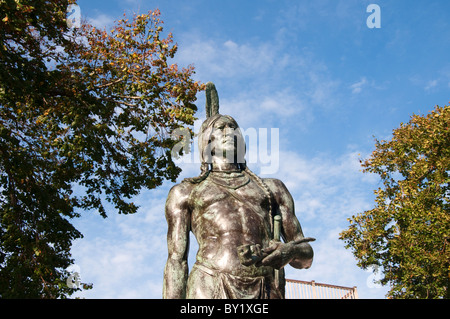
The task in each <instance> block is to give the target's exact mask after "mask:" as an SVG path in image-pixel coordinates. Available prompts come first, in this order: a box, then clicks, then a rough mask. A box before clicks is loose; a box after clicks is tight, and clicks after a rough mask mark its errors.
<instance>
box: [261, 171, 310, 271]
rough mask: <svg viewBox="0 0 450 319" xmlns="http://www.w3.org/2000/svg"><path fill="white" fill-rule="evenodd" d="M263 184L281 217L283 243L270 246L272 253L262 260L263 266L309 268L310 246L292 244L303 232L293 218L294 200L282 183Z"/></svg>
mask: <svg viewBox="0 0 450 319" xmlns="http://www.w3.org/2000/svg"><path fill="white" fill-rule="evenodd" d="M264 182H265V183H266V184H267V186H269V188H270V190H271V192H272V194H273V199H274V200H275V203H274V204H275V205H274V207H276V208H277V209H278V212H279V214H280V215H281V221H282V224H281V225H282V227H281V236H282V238H283V240H284V243H276V244H273V245H272V249H271V250H272V251H270V249H269V250H266V251H267V252H269V255H268V256H267V257H266V258H264V259H263V260H262V264H263V265H270V266H272V267H274V268H281V267H284V266H285V265H286V264H290V265H291V266H292V267H294V268H299V269H300V268H309V267H310V266H311V264H312V260H313V255H314V253H313V250H312V247H311V245H310V244H308V243H307V242H303V243H300V244H295V243H292V242H294V241H298V240H300V239H303V238H304V235H303V231H302V228H301V225H300V222H299V221H298V219H297V217H296V216H295V209H294V200H293V198H292V196H291V194H290V193H289V191H288V189H287V188H286V186H285V185H284V183H283V182H282V181H280V180H277V179H265V180H264Z"/></svg>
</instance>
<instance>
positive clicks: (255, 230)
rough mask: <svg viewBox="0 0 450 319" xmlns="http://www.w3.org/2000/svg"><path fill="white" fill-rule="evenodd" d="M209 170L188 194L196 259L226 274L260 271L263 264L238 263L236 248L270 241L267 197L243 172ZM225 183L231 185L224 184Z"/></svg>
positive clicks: (259, 272) (255, 273)
mask: <svg viewBox="0 0 450 319" xmlns="http://www.w3.org/2000/svg"><path fill="white" fill-rule="evenodd" d="M233 174H234V175H230V174H228V175H222V177H223V176H229V177H228V178H221V174H215V173H211V174H210V176H209V177H208V178H207V179H206V180H204V181H203V182H202V183H201V184H199V185H198V186H197V187H196V189H195V190H194V191H193V193H192V195H191V212H192V215H191V229H192V232H193V233H194V235H195V236H196V238H197V241H198V244H199V251H198V253H197V262H198V263H201V264H203V265H204V266H207V267H209V268H211V269H215V270H218V271H223V272H228V273H239V274H246V273H250V274H254V275H258V274H262V273H264V272H265V271H268V270H267V269H265V267H254V266H251V267H246V266H243V265H242V264H241V263H240V260H239V257H238V254H237V247H238V246H241V245H244V244H260V245H261V247H266V246H267V245H268V243H269V241H270V240H271V226H270V225H271V224H270V216H269V199H268V196H267V194H266V193H265V192H264V191H263V189H262V188H261V186H259V185H258V184H257V182H256V181H254V180H253V179H251V178H249V177H248V176H247V175H246V174H243V173H241V174H235V173H233ZM225 185H228V186H231V187H227V186H225Z"/></svg>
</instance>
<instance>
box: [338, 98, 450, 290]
mask: <svg viewBox="0 0 450 319" xmlns="http://www.w3.org/2000/svg"><path fill="white" fill-rule="evenodd" d="M362 166H363V167H364V172H366V173H374V174H378V175H379V176H380V178H381V181H382V182H383V187H380V188H378V189H377V190H375V195H376V199H375V207H374V208H373V209H371V210H368V211H365V212H363V213H359V214H357V215H355V216H352V218H349V222H350V225H349V227H348V229H347V230H345V231H343V232H342V233H341V239H343V240H344V241H345V242H346V245H347V248H351V249H352V250H353V253H354V255H355V257H356V258H357V260H358V265H359V266H360V267H362V268H364V269H366V268H368V267H370V266H378V267H380V269H381V270H382V272H383V274H384V277H383V278H382V279H381V283H382V284H389V285H390V287H391V289H390V291H389V293H388V296H389V297H392V298H449V297H450V292H449V281H450V277H449V276H450V247H449V245H450V207H449V204H450V203H449V198H450V186H449V183H450V107H449V106H444V107H439V106H436V108H435V109H434V110H433V111H432V112H430V113H429V114H428V115H426V116H419V115H414V116H412V117H411V120H410V121H409V122H408V123H406V124H403V123H402V124H401V125H400V127H399V128H397V129H395V130H394V131H393V137H392V139H391V140H390V141H377V142H376V149H375V151H374V152H373V153H372V155H371V156H370V157H369V158H368V159H367V160H365V161H363V162H362Z"/></svg>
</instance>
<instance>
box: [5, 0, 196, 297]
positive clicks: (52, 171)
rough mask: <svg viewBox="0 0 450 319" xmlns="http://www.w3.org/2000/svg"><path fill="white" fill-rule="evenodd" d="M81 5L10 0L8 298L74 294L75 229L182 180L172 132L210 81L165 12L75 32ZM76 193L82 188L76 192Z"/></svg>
mask: <svg viewBox="0 0 450 319" xmlns="http://www.w3.org/2000/svg"><path fill="white" fill-rule="evenodd" d="M72 2H74V1H48V0H47V1H44V0H40V1H1V2H0V14H1V16H0V64H1V65H0V192H1V193H0V237H1V244H0V297H3V298H11V297H12V298H24V297H27V298H64V297H67V296H70V295H71V294H72V293H73V291H74V290H73V289H72V288H70V287H68V286H67V283H66V278H67V275H68V274H67V272H66V270H65V269H66V268H67V267H68V266H69V265H70V264H71V263H73V260H72V259H71V255H70V248H71V244H72V242H73V240H75V239H77V238H80V237H82V234H81V233H80V232H79V231H78V230H76V229H75V228H74V227H73V225H72V224H71V219H73V218H76V217H79V216H80V214H81V213H82V212H84V211H87V210H95V211H98V212H99V213H100V214H101V215H102V216H104V217H106V215H107V209H106V206H105V204H106V203H110V204H112V206H113V207H115V209H116V211H117V212H119V213H124V214H128V213H134V212H136V211H137V209H138V207H137V206H136V205H135V204H134V203H133V196H135V195H136V194H138V193H139V192H140V191H141V190H142V189H143V188H146V189H153V188H155V187H157V186H159V185H161V184H162V183H163V182H164V181H165V180H172V181H174V180H175V179H176V177H177V176H178V174H179V173H180V168H178V167H177V166H176V165H175V164H174V162H173V161H172V158H171V153H170V150H171V148H172V147H173V146H174V145H175V144H176V143H177V142H178V141H177V140H175V139H173V138H172V137H171V132H172V131H173V130H174V129H176V128H179V127H189V126H190V125H192V124H193V121H194V119H195V118H194V113H195V111H196V106H195V105H194V101H195V100H196V94H197V92H198V91H199V90H202V89H203V86H202V84H200V83H198V82H195V81H194V80H193V79H192V75H193V73H194V69H193V67H187V68H179V67H178V66H177V65H176V64H174V63H171V59H172V58H173V57H174V55H175V53H176V51H177V45H176V44H174V43H173V39H172V35H171V34H165V33H164V29H163V21H162V20H161V13H160V12H159V11H158V10H155V11H150V12H148V13H147V14H141V15H135V16H133V17H131V18H127V17H126V16H124V17H123V19H121V20H119V21H117V22H116V24H115V26H114V27H113V28H112V30H101V29H98V28H94V27H93V26H90V25H88V24H86V23H84V24H83V25H82V26H81V28H79V29H69V28H68V26H67V23H66V21H65V17H66V10H67V7H68V5H69V4H70V3H72ZM75 190H76V191H75Z"/></svg>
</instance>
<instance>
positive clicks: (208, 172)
mask: <svg viewBox="0 0 450 319" xmlns="http://www.w3.org/2000/svg"><path fill="white" fill-rule="evenodd" d="M206 113H207V119H206V121H205V122H203V124H202V127H201V129H200V133H199V150H200V157H201V174H200V176H198V177H196V178H189V179H185V180H184V181H183V182H181V183H180V184H178V185H175V186H174V187H173V188H172V189H171V190H170V192H169V195H168V198H167V202H166V219H167V223H168V234H167V244H168V250H169V256H168V259H167V264H166V267H165V269H164V288H163V297H164V298H202V299H204V298H208V299H219V298H220V299H243V298H250V299H279V298H284V272H283V269H282V268H283V267H284V266H285V265H287V264H290V265H291V266H293V267H295V268H299V269H301V268H309V267H310V266H311V263H312V259H313V250H312V248H311V246H310V245H309V243H308V241H312V240H314V239H313V238H309V237H307V238H305V237H304V236H303V232H302V229H301V226H300V223H299V221H298V220H297V218H296V216H295V214H294V201H293V199H292V197H291V195H290V193H289V191H288V190H287V188H286V187H285V185H284V184H283V183H282V182H281V181H279V180H277V179H271V178H267V179H261V178H259V177H258V176H257V175H255V174H254V173H253V172H252V171H250V169H249V168H248V167H247V166H246V165H245V158H244V155H245V141H244V139H243V137H242V135H241V132H240V129H239V126H238V125H237V123H236V121H235V120H234V119H233V118H232V117H230V116H228V115H221V114H219V99H218V95H217V91H216V89H215V87H214V85H213V84H212V83H208V84H207V88H206ZM278 225H279V226H278ZM191 231H192V232H193V233H194V235H195V238H196V239H197V242H198V244H199V250H198V252H197V257H196V262H195V264H194V265H193V268H192V270H191V272H190V273H189V271H188V264H187V259H188V251H189V233H190V232H191ZM280 237H281V238H282V239H283V240H284V242H281V241H280V240H279V238H280Z"/></svg>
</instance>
